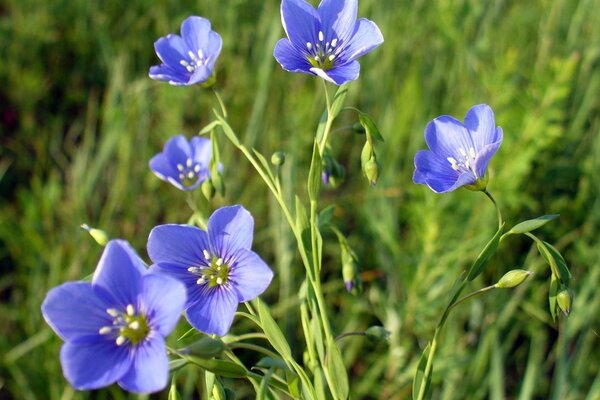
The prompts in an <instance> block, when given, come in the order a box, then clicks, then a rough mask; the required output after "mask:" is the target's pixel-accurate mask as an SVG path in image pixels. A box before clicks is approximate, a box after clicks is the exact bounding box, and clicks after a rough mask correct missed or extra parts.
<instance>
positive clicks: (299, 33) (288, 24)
mask: <svg viewBox="0 0 600 400" xmlns="http://www.w3.org/2000/svg"><path fill="white" fill-rule="evenodd" d="M281 23H282V24H283V29H284V30H285V33H286V34H287V36H288V38H289V39H290V41H291V42H292V43H293V44H294V45H295V46H297V47H299V48H305V46H306V43H307V42H310V43H312V44H314V43H316V42H317V35H318V30H319V14H317V10H315V9H314V7H313V6H312V5H310V4H309V3H307V2H306V1H304V0H283V1H282V2H281Z"/></svg>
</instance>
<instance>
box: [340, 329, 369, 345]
mask: <svg viewBox="0 0 600 400" xmlns="http://www.w3.org/2000/svg"><path fill="white" fill-rule="evenodd" d="M366 334H367V333H366V332H364V331H357V332H344V333H342V334H341V335H337V336H336V337H335V341H336V342H337V341H339V340H342V339H343V338H347V337H349V336H365V335H366Z"/></svg>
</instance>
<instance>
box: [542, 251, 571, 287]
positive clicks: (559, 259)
mask: <svg viewBox="0 0 600 400" xmlns="http://www.w3.org/2000/svg"><path fill="white" fill-rule="evenodd" d="M544 244H545V245H546V248H547V249H548V252H549V253H550V254H551V255H552V258H554V261H555V263H556V269H557V272H558V276H559V278H560V281H561V282H562V283H563V285H565V286H567V287H568V286H569V282H570V281H571V277H572V275H571V271H569V267H568V266H567V263H566V261H565V259H564V258H563V256H562V254H560V252H559V251H558V250H556V248H555V247H554V246H552V245H551V244H550V243H548V242H544Z"/></svg>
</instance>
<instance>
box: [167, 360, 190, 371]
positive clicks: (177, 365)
mask: <svg viewBox="0 0 600 400" xmlns="http://www.w3.org/2000/svg"><path fill="white" fill-rule="evenodd" d="M187 364H189V361H188V360H184V359H182V358H177V359H175V360H171V361H169V371H171V372H173V371H177V370H178V369H181V368H183V367H185V366H186V365H187Z"/></svg>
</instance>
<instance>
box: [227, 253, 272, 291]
mask: <svg viewBox="0 0 600 400" xmlns="http://www.w3.org/2000/svg"><path fill="white" fill-rule="evenodd" d="M228 279H229V281H231V284H232V286H233V287H234V288H235V290H236V291H237V293H238V301H239V302H243V301H250V300H252V299H254V298H256V297H257V296H258V295H260V294H261V293H262V292H264V291H265V290H266V289H267V288H268V287H269V284H270V283H271V280H272V279H273V271H271V269H270V268H269V267H268V266H267V264H266V263H265V262H264V261H263V260H262V259H261V258H260V257H259V256H258V254H256V253H255V252H253V251H250V250H244V249H240V250H238V252H237V253H236V255H235V261H234V263H233V265H232V267H231V270H230V272H229V277H228Z"/></svg>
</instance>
